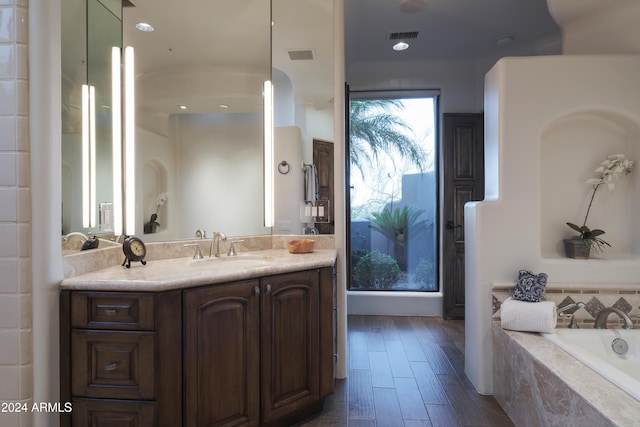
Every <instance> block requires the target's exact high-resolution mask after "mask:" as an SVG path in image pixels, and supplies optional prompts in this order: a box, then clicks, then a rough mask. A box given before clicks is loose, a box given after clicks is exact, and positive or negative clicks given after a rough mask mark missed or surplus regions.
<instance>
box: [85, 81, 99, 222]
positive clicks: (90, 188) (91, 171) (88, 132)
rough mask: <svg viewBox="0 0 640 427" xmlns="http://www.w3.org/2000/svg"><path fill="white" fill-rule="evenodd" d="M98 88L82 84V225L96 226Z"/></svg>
mask: <svg viewBox="0 0 640 427" xmlns="http://www.w3.org/2000/svg"><path fill="white" fill-rule="evenodd" d="M95 97H96V90H95V88H94V87H93V86H89V85H82V227H84V228H92V227H95V226H96V209H97V207H96V129H95V128H96V123H95V122H96V101H95Z"/></svg>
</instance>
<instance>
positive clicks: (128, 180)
mask: <svg viewBox="0 0 640 427" xmlns="http://www.w3.org/2000/svg"><path fill="white" fill-rule="evenodd" d="M134 56H135V55H134V50H133V47H131V46H127V47H126V48H125V50H124V188H126V191H125V192H124V234H126V235H128V236H133V235H134V234H135V233H136V146H135V139H136V129H135V120H136V117H135V106H136V104H135V68H134V59H135V58H134Z"/></svg>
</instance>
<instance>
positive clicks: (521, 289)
mask: <svg viewBox="0 0 640 427" xmlns="http://www.w3.org/2000/svg"><path fill="white" fill-rule="evenodd" d="M546 285H547V275H546V274H545V273H540V274H533V273H532V272H531V271H529V270H520V271H519V272H518V283H516V289H515V291H513V298H514V299H517V300H520V301H529V302H540V300H541V299H542V294H543V293H544V287H545V286H546Z"/></svg>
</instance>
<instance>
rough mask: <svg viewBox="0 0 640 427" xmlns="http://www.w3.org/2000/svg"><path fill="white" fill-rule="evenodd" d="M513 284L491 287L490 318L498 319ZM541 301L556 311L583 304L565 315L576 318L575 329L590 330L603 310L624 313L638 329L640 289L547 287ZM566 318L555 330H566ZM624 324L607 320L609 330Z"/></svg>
mask: <svg viewBox="0 0 640 427" xmlns="http://www.w3.org/2000/svg"><path fill="white" fill-rule="evenodd" d="M514 286H515V284H494V285H493V297H492V300H493V309H492V312H493V318H494V319H499V318H500V306H501V305H502V303H503V302H504V301H505V300H506V299H507V298H508V297H510V296H511V295H512V294H513V289H514ZM544 298H545V299H547V300H550V301H554V302H555V303H556V306H557V307H558V308H561V307H564V306H566V305H569V304H573V303H578V302H581V303H584V304H585V307H584V308H581V309H578V310H573V309H569V310H567V311H566V313H569V314H571V313H572V315H573V316H575V318H576V322H577V324H578V326H579V327H584V328H593V325H594V323H595V318H596V316H597V314H598V312H599V311H600V310H602V309H603V308H605V307H616V308H619V309H620V310H622V311H623V312H624V313H626V314H627V315H628V316H629V317H630V318H631V320H632V321H633V323H634V325H635V327H636V328H638V327H640V285H637V284H631V285H610V284H608V285H598V284H582V285H580V284H566V283H565V284H559V283H549V284H548V285H547V286H546V288H545V292H544ZM574 311H575V312H574ZM569 322H570V316H565V317H563V316H559V317H558V327H563V326H567V325H568V324H569ZM623 324H624V322H623V321H622V319H620V318H619V317H618V316H616V315H615V314H612V315H610V316H609V318H608V319H607V325H609V327H620V326H622V325H623Z"/></svg>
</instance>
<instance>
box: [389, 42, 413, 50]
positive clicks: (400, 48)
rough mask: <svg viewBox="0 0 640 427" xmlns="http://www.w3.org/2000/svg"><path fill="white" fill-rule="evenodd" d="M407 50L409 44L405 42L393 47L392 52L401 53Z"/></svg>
mask: <svg viewBox="0 0 640 427" xmlns="http://www.w3.org/2000/svg"><path fill="white" fill-rule="evenodd" d="M407 49H409V44H408V43H405V42H398V43H396V44H394V45H393V50H397V51H401V50H407Z"/></svg>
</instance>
